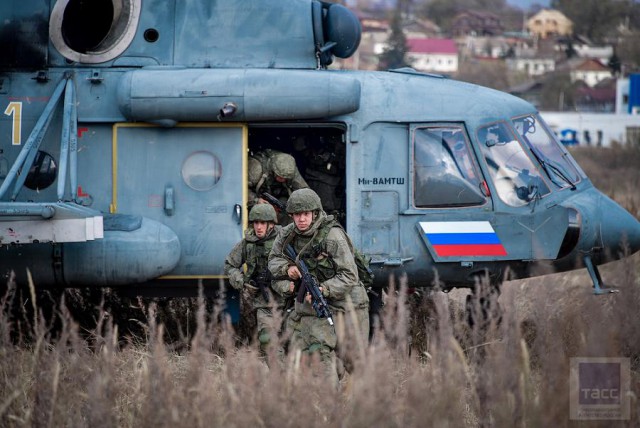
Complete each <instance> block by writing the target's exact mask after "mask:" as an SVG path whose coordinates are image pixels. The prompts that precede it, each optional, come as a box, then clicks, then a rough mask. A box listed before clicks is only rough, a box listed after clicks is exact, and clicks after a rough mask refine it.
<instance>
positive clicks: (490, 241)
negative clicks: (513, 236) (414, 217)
mask: <svg viewBox="0 0 640 428" xmlns="http://www.w3.org/2000/svg"><path fill="white" fill-rule="evenodd" d="M420 227H421V228H422V231H423V232H424V234H425V235H426V237H427V239H428V240H429V242H430V243H431V246H432V247H433V249H434V251H435V252H436V254H437V255H438V256H439V257H452V256H506V255H507V251H506V250H505V248H504V246H503V245H502V243H501V242H500V238H499V237H498V235H497V234H496V231H495V230H493V226H491V223H489V222H488V221H424V222H420Z"/></svg>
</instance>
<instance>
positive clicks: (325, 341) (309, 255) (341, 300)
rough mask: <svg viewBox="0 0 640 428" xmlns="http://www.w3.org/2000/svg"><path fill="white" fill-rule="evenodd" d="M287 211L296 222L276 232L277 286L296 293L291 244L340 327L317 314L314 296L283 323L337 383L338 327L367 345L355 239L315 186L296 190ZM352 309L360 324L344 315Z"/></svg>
mask: <svg viewBox="0 0 640 428" xmlns="http://www.w3.org/2000/svg"><path fill="white" fill-rule="evenodd" d="M287 213H289V214H290V215H291V216H292V217H293V224H290V225H288V226H285V227H284V228H283V229H282V231H281V232H280V233H279V234H278V236H277V237H276V240H275V242H274V244H273V248H272V250H271V254H270V255H269V270H270V271H271V273H272V274H273V277H274V281H273V284H272V286H273V289H274V290H275V291H276V292H277V293H279V294H280V295H282V296H283V297H285V298H289V299H290V298H291V297H292V296H293V295H294V293H295V292H296V282H297V281H298V279H299V278H300V276H301V275H300V271H299V269H298V267H297V266H296V263H295V261H294V260H292V259H290V258H289V257H287V256H286V255H285V253H284V248H286V246H287V245H289V244H291V245H292V246H293V248H294V250H295V252H296V254H297V258H298V259H302V260H304V262H305V263H306V265H307V267H308V269H309V271H310V273H311V274H312V275H313V276H314V277H315V278H316V279H317V280H318V284H319V286H320V288H321V291H322V294H323V296H324V297H325V298H326V300H327V302H328V304H329V306H330V309H331V312H332V313H333V318H334V320H335V325H336V328H334V327H333V326H331V325H330V324H329V323H328V321H327V319H325V318H318V317H317V316H316V312H315V310H314V309H313V307H312V306H311V300H310V296H307V298H306V299H305V301H303V302H302V303H299V302H298V301H297V300H296V301H295V303H294V308H293V310H292V311H291V313H290V314H289V317H288V319H287V321H286V324H285V331H286V332H287V334H288V335H290V344H289V349H290V350H291V349H299V350H301V351H303V352H306V353H309V354H311V353H314V352H317V353H318V354H319V356H320V360H321V361H322V363H323V364H324V366H325V368H326V372H327V375H328V376H329V378H330V380H331V381H333V382H335V383H336V384H337V380H338V377H337V371H336V354H335V350H336V347H337V346H338V345H340V346H343V344H338V343H337V342H338V337H337V335H336V329H337V330H338V331H344V327H349V328H348V331H353V330H355V331H356V332H357V333H359V336H356V338H357V340H359V341H360V342H361V344H362V345H363V346H364V345H366V343H367V340H368V335H369V314H368V308H369V298H368V297H367V292H366V290H365V288H364V286H363V285H362V283H361V282H360V281H359V279H358V269H357V266H356V262H355V260H354V256H353V249H352V246H351V240H350V239H349V237H348V236H347V234H346V232H345V231H344V229H342V227H341V226H340V225H339V223H338V222H337V221H336V220H335V219H334V218H333V216H328V215H327V214H326V213H325V212H324V210H323V209H322V203H321V202H320V197H319V196H318V194H317V193H315V192H314V191H313V190H311V189H300V190H296V191H295V192H293V193H292V194H291V197H290V198H289V200H288V202H287ZM298 286H299V285H298ZM349 300H350V301H351V304H349ZM350 309H354V310H355V315H356V317H355V318H356V319H357V324H358V325H357V326H353V325H351V324H350V320H352V319H353V317H351V316H345V313H346V312H347V311H349V310H350ZM345 324H346V325H345ZM354 327H356V328H355V329H354ZM349 329H350V330H349Z"/></svg>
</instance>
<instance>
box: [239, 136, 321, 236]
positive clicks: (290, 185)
mask: <svg viewBox="0 0 640 428" xmlns="http://www.w3.org/2000/svg"><path fill="white" fill-rule="evenodd" d="M276 176H279V177H282V178H284V179H286V181H285V182H284V183H280V182H278V181H276ZM248 181H249V208H251V207H252V206H253V205H255V204H257V203H258V202H259V199H260V194H261V193H263V192H266V193H269V194H271V195H273V196H275V197H276V198H278V199H280V200H281V201H283V202H284V201H286V200H287V199H288V198H289V195H291V192H293V191H294V190H298V189H304V188H307V187H309V185H308V184H307V182H306V181H304V178H302V175H300V171H298V167H297V166H296V160H295V159H294V158H293V156H291V155H289V154H287V153H282V152H279V151H276V150H271V149H267V150H264V151H262V152H258V153H255V154H254V155H253V156H252V157H250V158H249V180H248ZM289 221H290V219H289V217H288V216H287V215H286V213H279V215H278V223H279V224H283V225H284V224H288V223H289Z"/></svg>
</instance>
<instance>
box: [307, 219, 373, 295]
mask: <svg viewBox="0 0 640 428" xmlns="http://www.w3.org/2000/svg"><path fill="white" fill-rule="evenodd" d="M332 227H339V228H340V229H341V230H342V231H343V232H344V236H346V237H347V242H348V243H349V248H350V249H351V254H353V258H354V260H355V262H356V267H357V268H358V278H359V279H360V282H362V284H363V285H364V286H365V288H368V287H370V286H372V285H373V280H374V278H375V275H374V274H373V271H372V270H371V268H370V267H369V265H370V263H371V257H369V256H367V255H365V254H364V253H363V252H362V251H360V250H359V249H357V248H356V247H355V246H354V245H353V242H352V241H351V237H350V236H349V234H347V232H346V230H344V228H343V227H342V225H341V224H340V223H338V222H337V221H335V220H334V221H333V222H332V223H330V227H327V226H325V227H323V228H322V229H321V230H320V231H319V233H318V236H317V238H316V239H318V240H319V241H320V242H323V241H324V240H325V238H326V237H327V235H328V234H329V230H331V228H332Z"/></svg>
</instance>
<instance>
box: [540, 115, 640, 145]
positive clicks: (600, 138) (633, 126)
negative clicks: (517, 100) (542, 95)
mask: <svg viewBox="0 0 640 428" xmlns="http://www.w3.org/2000/svg"><path fill="white" fill-rule="evenodd" d="M540 114H541V115H542V117H543V119H544V120H545V121H546V122H547V124H548V125H549V126H550V127H551V129H553V130H554V131H555V132H556V134H557V135H558V136H560V134H561V132H562V131H563V130H565V129H572V130H575V131H576V138H577V140H578V142H579V144H580V145H587V144H589V140H590V144H591V145H594V146H595V145H598V144H599V145H601V146H603V147H607V146H610V145H611V143H612V142H613V141H616V142H618V143H620V144H638V145H640V115H630V114H612V113H611V114H609V113H573V112H571V113H569V112H553V111H550V112H545V111H542V112H540Z"/></svg>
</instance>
